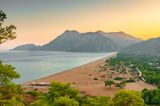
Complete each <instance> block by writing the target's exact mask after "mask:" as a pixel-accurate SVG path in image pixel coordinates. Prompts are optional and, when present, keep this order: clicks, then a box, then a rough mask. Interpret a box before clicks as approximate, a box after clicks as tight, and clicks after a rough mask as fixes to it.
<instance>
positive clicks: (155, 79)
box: [109, 53, 160, 85]
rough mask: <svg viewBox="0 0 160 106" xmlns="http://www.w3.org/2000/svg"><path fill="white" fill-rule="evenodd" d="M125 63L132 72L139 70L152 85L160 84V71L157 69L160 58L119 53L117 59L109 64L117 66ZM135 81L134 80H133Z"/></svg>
mask: <svg viewBox="0 0 160 106" xmlns="http://www.w3.org/2000/svg"><path fill="white" fill-rule="evenodd" d="M121 62H123V64H124V65H125V66H128V67H130V68H131V69H132V71H137V69H136V68H138V69H139V70H140V71H141V72H142V76H143V78H144V79H145V80H146V81H147V82H148V83H151V84H156V85H159V84H160V71H159V70H158V69H157V68H156V67H160V57H151V56H142V55H127V54H120V53H118V55H117V57H116V58H112V59H110V60H109V64H110V65H112V66H116V65H117V64H120V63H121ZM133 81H134V80H133Z"/></svg>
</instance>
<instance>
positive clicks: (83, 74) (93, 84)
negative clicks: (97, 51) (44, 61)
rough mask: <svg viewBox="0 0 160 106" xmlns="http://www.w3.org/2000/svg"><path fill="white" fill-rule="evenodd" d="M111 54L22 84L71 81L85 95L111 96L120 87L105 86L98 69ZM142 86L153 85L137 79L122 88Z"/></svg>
mask: <svg viewBox="0 0 160 106" xmlns="http://www.w3.org/2000/svg"><path fill="white" fill-rule="evenodd" d="M113 56H116V54H114V55H112V56H109V57H106V58H103V59H100V60H97V61H94V62H91V63H88V64H85V65H81V66H79V67H76V68H72V69H69V70H66V71H63V72H60V73H57V74H54V75H50V76H47V77H43V78H40V79H37V80H33V81H31V82H26V83H24V84H23V85H25V86H26V85H30V84H32V83H50V82H52V81H59V82H65V83H71V84H72V86H74V87H76V88H78V89H79V90H80V92H81V93H82V94H85V95H90V96H106V95H108V96H113V95H114V94H115V93H116V92H117V91H118V90H120V89H119V88H115V87H112V88H107V87H105V86H104V78H103V77H101V76H102V75H103V74H102V73H100V72H99V71H98V70H99V69H100V66H103V65H104V63H105V61H106V60H107V59H109V58H111V57H113ZM94 78H97V79H98V80H94ZM133 86H134V87H133ZM144 88H148V89H154V88H155V86H153V85H151V84H147V83H145V82H143V81H138V82H136V83H129V84H127V85H126V87H125V88H124V89H130V90H138V91H140V90H143V89H144ZM36 89H38V90H39V91H42V92H47V91H48V87H46V86H44V87H38V88H36Z"/></svg>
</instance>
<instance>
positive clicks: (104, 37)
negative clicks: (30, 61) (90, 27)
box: [12, 30, 142, 52]
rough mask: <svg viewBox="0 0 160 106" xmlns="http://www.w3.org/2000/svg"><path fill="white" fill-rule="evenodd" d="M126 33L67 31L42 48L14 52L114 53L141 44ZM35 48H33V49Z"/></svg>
mask: <svg viewBox="0 0 160 106" xmlns="http://www.w3.org/2000/svg"><path fill="white" fill-rule="evenodd" d="M141 41H142V40H141V39H138V38H135V37H133V36H131V35H129V34H126V33H124V32H108V33H106V32H103V31H96V32H86V33H80V32H78V31H76V30H66V31H65V32H64V33H62V34H61V35H60V36H58V37H57V38H56V39H54V40H52V41H50V42H49V43H47V44H45V45H42V46H35V45H34V44H27V45H20V46H17V47H15V48H14V49H12V50H31V51H38V50H39V51H72V52H112V51H119V50H121V49H123V48H125V47H127V46H129V45H132V44H136V43H139V42H141ZM32 46H33V47H32Z"/></svg>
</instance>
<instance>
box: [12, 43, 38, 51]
mask: <svg viewBox="0 0 160 106" xmlns="http://www.w3.org/2000/svg"><path fill="white" fill-rule="evenodd" d="M34 47H36V45H34V44H24V45H20V46H17V47H15V48H14V49H12V50H31V49H32V48H34Z"/></svg>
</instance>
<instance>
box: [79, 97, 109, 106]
mask: <svg viewBox="0 0 160 106" xmlns="http://www.w3.org/2000/svg"><path fill="white" fill-rule="evenodd" d="M110 105H111V98H110V97H106V96H99V97H87V98H85V100H84V101H83V103H82V105H81V106H110Z"/></svg>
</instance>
